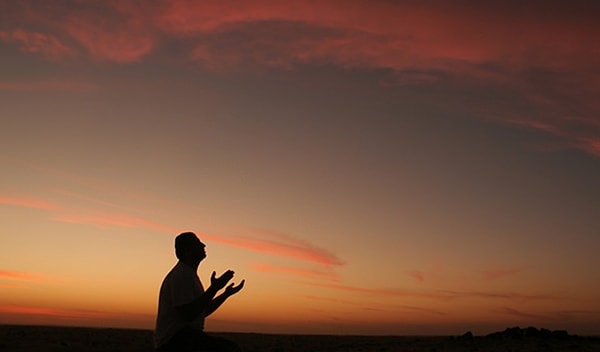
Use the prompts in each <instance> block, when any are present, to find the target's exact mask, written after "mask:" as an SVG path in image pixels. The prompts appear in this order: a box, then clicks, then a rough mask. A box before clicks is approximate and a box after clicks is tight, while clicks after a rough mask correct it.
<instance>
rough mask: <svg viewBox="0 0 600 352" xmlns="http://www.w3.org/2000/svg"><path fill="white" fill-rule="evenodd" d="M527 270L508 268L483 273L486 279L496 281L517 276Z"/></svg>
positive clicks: (518, 267) (519, 267) (520, 267)
mask: <svg viewBox="0 0 600 352" xmlns="http://www.w3.org/2000/svg"><path fill="white" fill-rule="evenodd" d="M524 269H525V268H524V267H522V266H515V267H508V268H494V269H488V270H484V271H483V272H482V274H483V277H484V279H486V280H495V279H498V278H501V277H505V276H510V275H515V274H518V273H520V272H521V271H523V270H524Z"/></svg>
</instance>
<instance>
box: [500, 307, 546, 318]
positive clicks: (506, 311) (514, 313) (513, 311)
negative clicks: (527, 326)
mask: <svg viewBox="0 0 600 352" xmlns="http://www.w3.org/2000/svg"><path fill="white" fill-rule="evenodd" d="M497 311H498V312H500V313H504V314H508V315H512V316H515V317H518V318H527V319H534V320H538V321H548V320H550V317H548V316H544V315H539V314H531V313H525V312H522V311H519V310H516V309H513V308H509V307H501V308H499V309H498V310H497Z"/></svg>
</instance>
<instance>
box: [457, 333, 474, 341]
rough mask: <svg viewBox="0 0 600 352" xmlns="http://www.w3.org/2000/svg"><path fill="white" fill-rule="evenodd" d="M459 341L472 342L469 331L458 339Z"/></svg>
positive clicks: (471, 334) (471, 335)
mask: <svg viewBox="0 0 600 352" xmlns="http://www.w3.org/2000/svg"><path fill="white" fill-rule="evenodd" d="M458 339H459V340H466V341H473V333H472V332H470V331H467V332H465V333H464V334H462V335H461V336H460V337H459V338H458Z"/></svg>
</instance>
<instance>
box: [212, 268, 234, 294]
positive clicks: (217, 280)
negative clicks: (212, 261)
mask: <svg viewBox="0 0 600 352" xmlns="http://www.w3.org/2000/svg"><path fill="white" fill-rule="evenodd" d="M233 274H234V272H233V270H227V271H226V272H224V273H223V274H222V275H221V276H219V277H216V275H217V273H216V272H214V271H213V272H212V275H211V276H210V285H211V286H214V287H215V288H216V289H217V290H220V289H222V288H223V287H225V285H227V283H228V282H229V280H231V279H233Z"/></svg>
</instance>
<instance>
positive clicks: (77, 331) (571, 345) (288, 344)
mask: <svg viewBox="0 0 600 352" xmlns="http://www.w3.org/2000/svg"><path fill="white" fill-rule="evenodd" d="M215 335H219V336H223V337H226V338H228V339H230V340H234V341H236V342H238V343H239V344H240V346H241V347H242V349H243V351H244V352H258V351H260V352H296V351H302V352H305V351H349V352H353V351H361V352H370V351H377V352H384V351H388V352H392V351H407V352H408V351H414V352H416V351H426V352H442V351H450V352H454V351H456V352H458V351H467V352H468V351H472V352H487V351H490V352H509V351H511V352H515V351H523V352H529V351H531V352H533V351H535V352H538V351H539V352H542V351H543V352H560V351H573V352H576V351H577V352H579V351H581V352H600V337H577V336H572V335H569V334H568V333H566V332H556V333H553V332H550V331H548V330H543V329H542V330H537V329H535V328H528V329H520V328H511V329H507V330H505V331H503V332H498V333H495V334H490V335H488V336H472V335H471V334H470V333H467V334H464V335H462V336H438V337H435V336H431V337H425V336H419V337H407V336H327V335H270V334H246V333H219V334H216V333H215ZM153 350H154V349H153V347H152V331H149V330H127V329H97V328H76V327H48V326H14V325H0V351H1V352H5V351H6V352H8V351H11V352H12V351H36V352H37V351H40V352H43V351H51V352H67V351H69V352H70V351H78V352H85V351H89V352H100V351H106V352H120V351H128V352H136V351H144V352H150V351H153Z"/></svg>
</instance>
